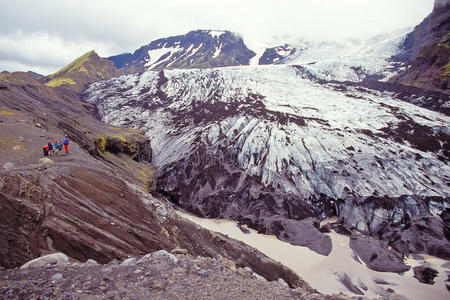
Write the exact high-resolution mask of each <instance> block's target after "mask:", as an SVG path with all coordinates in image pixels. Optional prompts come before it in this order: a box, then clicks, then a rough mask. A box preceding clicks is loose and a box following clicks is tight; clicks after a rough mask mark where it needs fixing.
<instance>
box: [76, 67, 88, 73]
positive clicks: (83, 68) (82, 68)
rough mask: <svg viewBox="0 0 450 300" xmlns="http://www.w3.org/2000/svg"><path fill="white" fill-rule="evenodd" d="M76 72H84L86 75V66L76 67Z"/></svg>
mask: <svg viewBox="0 0 450 300" xmlns="http://www.w3.org/2000/svg"><path fill="white" fill-rule="evenodd" d="M78 72H84V73H85V74H86V75H88V71H87V70H86V68H85V67H84V66H81V67H80V68H79V69H78Z"/></svg>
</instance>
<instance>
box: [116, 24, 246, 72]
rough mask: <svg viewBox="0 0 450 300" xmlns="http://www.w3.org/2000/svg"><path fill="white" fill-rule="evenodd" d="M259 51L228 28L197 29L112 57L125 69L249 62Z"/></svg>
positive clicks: (208, 66)
mask: <svg viewBox="0 0 450 300" xmlns="http://www.w3.org/2000/svg"><path fill="white" fill-rule="evenodd" d="M253 56H255V53H254V52H253V51H251V50H250V49H248V48H247V46H246V45H245V44H244V41H243V40H242V38H241V37H240V36H239V35H237V34H235V33H232V32H230V31H226V30H193V31H190V32H188V33H186V34H184V35H178V36H172V37H168V38H162V39H157V40H154V41H152V42H151V43H150V44H148V45H145V46H142V47H141V48H139V49H138V50H136V51H135V52H134V53H133V54H131V53H124V54H120V55H116V56H111V57H108V59H109V60H112V61H113V62H114V64H115V66H116V67H117V68H119V69H120V70H121V72H122V73H135V72H141V71H147V70H162V69H193V68H215V67H227V66H239V65H248V64H249V61H250V58H252V57H253Z"/></svg>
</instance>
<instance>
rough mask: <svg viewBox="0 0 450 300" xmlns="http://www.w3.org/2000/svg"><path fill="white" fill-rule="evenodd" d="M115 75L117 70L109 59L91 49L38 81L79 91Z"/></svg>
mask: <svg viewBox="0 0 450 300" xmlns="http://www.w3.org/2000/svg"><path fill="white" fill-rule="evenodd" d="M117 75H119V72H118V71H117V69H116V68H115V67H114V65H113V64H112V63H111V62H110V61H109V60H106V59H103V58H101V57H100V56H98V54H97V53H96V52H95V51H94V50H91V51H89V52H87V53H85V54H83V55H82V56H80V57H78V58H77V59H75V60H74V61H73V62H71V63H70V64H68V65H67V66H65V67H64V68H62V69H61V70H59V71H57V72H55V73H53V74H51V75H48V76H45V77H44V78H42V79H40V81H41V82H42V83H44V84H45V85H47V86H50V87H64V88H68V89H71V90H74V91H76V92H80V91H81V90H82V89H84V88H85V87H86V85H87V84H89V83H92V82H95V81H98V80H103V79H106V78H110V77H114V76H117Z"/></svg>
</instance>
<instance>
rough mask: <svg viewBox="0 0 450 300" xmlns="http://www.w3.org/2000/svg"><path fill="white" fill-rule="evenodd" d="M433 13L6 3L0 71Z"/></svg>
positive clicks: (398, 21) (293, 0) (387, 3)
mask: <svg viewBox="0 0 450 300" xmlns="http://www.w3.org/2000/svg"><path fill="white" fill-rule="evenodd" d="M432 6H433V0H396V1H392V0H377V1H373V0H277V1H275V0H257V1H256V0H248V1H242V0H239V1H238V0H229V1H210V0H209V1H206V0H194V1H185V0H166V1H145V0H135V1H131V0H130V1H109V0H108V1H107V0H96V1H87V0H79V1H75V0H73V1H60V0H58V1H56V0H42V1H26V0H15V1H5V2H3V3H2V9H1V10H0V46H1V47H0V71H1V70H3V69H7V70H10V71H13V70H17V69H16V68H17V67H18V66H20V67H21V68H28V69H32V70H34V71H38V72H43V73H46V74H48V73H51V72H54V71H56V70H57V69H59V68H61V67H63V66H64V65H66V64H67V63H69V62H70V61H72V60H73V59H75V58H76V57H78V56H80V55H82V54H83V53H85V52H87V51H89V50H92V49H95V50H96V51H97V53H99V55H101V56H110V55H115V54H119V53H123V52H131V51H134V50H135V49H137V48H138V47H140V46H142V45H145V44H148V43H149V42H151V41H152V40H154V39H157V38H161V37H167V36H171V35H177V34H184V33H186V32H188V31H190V30H194V29H227V30H231V31H235V32H238V33H240V34H242V35H243V36H244V39H245V40H249V41H250V42H251V44H254V43H256V42H260V41H270V40H271V39H273V37H274V36H278V37H283V36H284V37H290V38H291V39H292V38H297V39H298V38H305V39H314V40H330V39H342V38H348V37H351V38H364V37H368V36H372V35H375V34H379V33H382V32H388V31H392V30H396V29H399V28H404V27H408V26H414V25H416V24H418V23H420V22H421V20H422V19H423V18H424V17H425V16H426V15H427V14H428V13H429V12H430V11H431V9H432ZM22 70H27V69H22Z"/></svg>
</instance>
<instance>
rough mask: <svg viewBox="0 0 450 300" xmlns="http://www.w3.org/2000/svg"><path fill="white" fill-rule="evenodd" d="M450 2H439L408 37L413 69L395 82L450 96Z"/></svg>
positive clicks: (406, 45) (407, 54)
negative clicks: (449, 94)
mask: <svg viewBox="0 0 450 300" xmlns="http://www.w3.org/2000/svg"><path fill="white" fill-rule="evenodd" d="M449 18H450V1H448V0H435V2H434V8H433V11H432V12H431V14H430V15H429V16H427V17H426V18H425V19H424V20H423V21H422V22H421V23H420V24H419V25H417V26H416V27H415V28H414V30H413V31H412V32H411V33H410V34H408V36H407V37H406V40H405V43H404V46H405V47H406V48H407V49H409V50H407V51H406V52H405V53H404V54H403V55H406V56H407V59H408V60H409V61H410V62H411V64H410V66H409V67H408V68H407V69H406V70H405V71H404V72H401V73H400V74H399V75H398V76H396V77H394V78H392V81H396V82H400V83H402V84H405V85H412V86H415V87H421V88H424V89H429V90H440V91H444V92H445V93H449V80H450V33H449V31H450V23H449V21H448V20H449Z"/></svg>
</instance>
